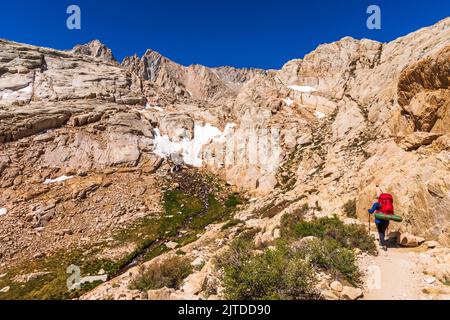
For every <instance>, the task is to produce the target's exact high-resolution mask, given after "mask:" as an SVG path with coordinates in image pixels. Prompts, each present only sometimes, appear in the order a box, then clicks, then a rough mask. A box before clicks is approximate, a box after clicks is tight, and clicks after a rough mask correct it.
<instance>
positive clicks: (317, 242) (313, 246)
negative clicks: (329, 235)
mask: <svg viewBox="0 0 450 320" xmlns="http://www.w3.org/2000/svg"><path fill="white" fill-rule="evenodd" d="M298 252H299V254H300V255H301V257H302V258H304V259H305V260H307V261H309V262H310V263H311V264H312V265H313V266H314V267H316V268H319V269H322V270H324V271H327V272H328V273H331V274H332V276H333V277H335V278H344V279H345V280H347V281H348V282H349V283H351V284H353V285H355V284H357V283H358V282H359V281H360V273H359V270H358V266H357V265H356V259H355V254H354V252H353V250H350V249H348V248H345V247H342V246H341V245H340V244H339V243H338V242H337V241H335V240H331V239H327V240H321V239H313V240H311V241H308V242H307V243H305V245H304V246H302V247H301V248H300V249H299V250H298Z"/></svg>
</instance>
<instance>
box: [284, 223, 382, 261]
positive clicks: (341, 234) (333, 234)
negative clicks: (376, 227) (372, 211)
mask: <svg viewBox="0 0 450 320" xmlns="http://www.w3.org/2000/svg"><path fill="white" fill-rule="evenodd" d="M293 230H294V234H295V235H296V236H297V237H299V238H303V237H308V236H315V237H318V238H320V239H332V240H335V241H336V242H338V243H339V244H340V245H341V246H343V247H345V248H348V249H354V248H359V249H360V250H362V251H365V252H368V253H371V254H374V253H376V250H377V249H376V246H375V243H374V239H373V238H372V236H371V235H370V234H369V233H368V232H367V230H366V229H365V228H364V226H362V225H357V224H348V225H346V224H344V223H343V222H342V221H341V220H340V219H339V218H338V217H336V216H334V217H332V218H328V217H324V218H320V219H315V220H312V221H300V222H298V223H297V224H295V225H294V227H293Z"/></svg>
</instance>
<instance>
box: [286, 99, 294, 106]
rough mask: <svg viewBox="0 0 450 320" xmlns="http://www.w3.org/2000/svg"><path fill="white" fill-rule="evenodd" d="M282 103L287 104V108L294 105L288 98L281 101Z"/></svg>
mask: <svg viewBox="0 0 450 320" xmlns="http://www.w3.org/2000/svg"><path fill="white" fill-rule="evenodd" d="M283 101H284V103H286V104H287V106H288V107H290V106H291V105H292V104H293V103H294V100H292V99H289V98H286V99H283Z"/></svg>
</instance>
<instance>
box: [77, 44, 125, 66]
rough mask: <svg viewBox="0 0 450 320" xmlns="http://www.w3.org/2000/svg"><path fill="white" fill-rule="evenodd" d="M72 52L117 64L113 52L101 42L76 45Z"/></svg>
mask: <svg viewBox="0 0 450 320" xmlns="http://www.w3.org/2000/svg"><path fill="white" fill-rule="evenodd" d="M70 52H71V53H74V54H79V55H85V56H90V57H94V58H98V59H102V60H104V61H107V62H114V63H117V60H116V58H115V57H114V55H113V53H112V50H111V49H110V48H108V47H107V46H106V45H104V44H103V43H102V42H100V40H92V41H91V42H89V43H86V44H82V45H76V46H75V47H74V48H73V49H72V50H70Z"/></svg>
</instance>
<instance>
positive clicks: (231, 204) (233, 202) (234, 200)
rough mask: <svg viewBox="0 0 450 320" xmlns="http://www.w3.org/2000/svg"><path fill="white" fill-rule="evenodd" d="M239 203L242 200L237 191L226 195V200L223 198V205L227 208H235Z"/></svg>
mask: <svg viewBox="0 0 450 320" xmlns="http://www.w3.org/2000/svg"><path fill="white" fill-rule="evenodd" d="M240 204H242V200H241V198H240V197H239V194H237V193H232V194H230V195H228V198H227V200H225V207H227V208H236V207H237V206H238V205H240Z"/></svg>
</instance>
